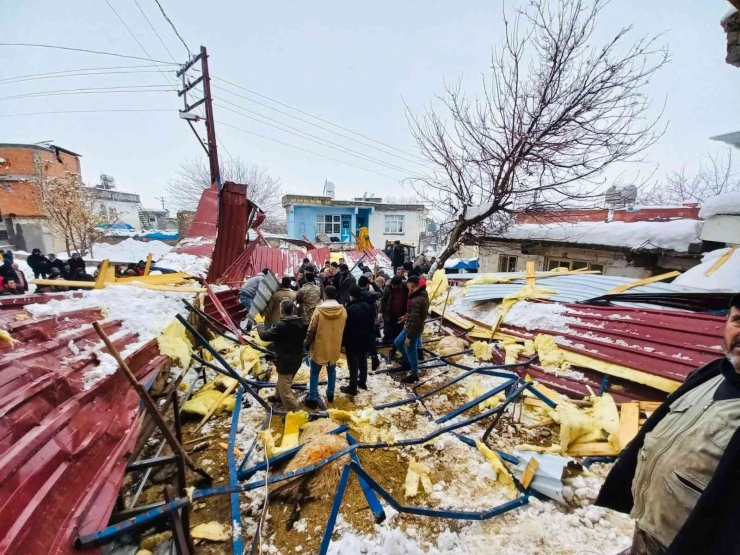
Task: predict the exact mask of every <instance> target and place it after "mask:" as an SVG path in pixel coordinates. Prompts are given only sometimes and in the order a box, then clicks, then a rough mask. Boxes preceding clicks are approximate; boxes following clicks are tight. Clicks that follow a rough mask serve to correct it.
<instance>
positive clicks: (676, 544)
mask: <svg viewBox="0 0 740 555" xmlns="http://www.w3.org/2000/svg"><path fill="white" fill-rule="evenodd" d="M724 347H725V356H724V357H723V358H718V359H716V360H714V361H712V362H710V363H709V364H707V365H705V366H703V367H701V368H699V369H698V370H695V371H693V372H692V373H691V374H689V376H688V378H687V379H686V381H685V382H684V383H683V384H682V385H681V386H680V387H679V388H678V389H676V391H674V392H673V393H671V394H670V395H669V396H668V398H667V399H666V400H665V402H664V403H663V404H662V405H660V407H658V408H657V409H656V410H655V411H654V412H653V413H652V415H651V416H650V418H648V419H647V421H646V422H645V424H643V425H642V427H641V428H640V431H639V432H638V433H637V436H635V438H634V439H633V440H632V441H631V442H630V443H629V444H628V445H627V446H626V447H625V448H624V449H623V450H622V452H621V453H620V455H619V458H618V459H617V462H616V463H615V464H614V466H613V467H612V470H611V472H609V475H608V476H607V477H606V481H605V482H604V485H603V486H602V487H601V490H600V492H599V496H598V498H597V499H596V505H599V506H601V507H607V508H609V509H613V510H615V511H619V512H622V513H629V514H630V516H631V517H632V518H634V519H635V521H636V523H635V534H634V538H633V543H632V548H631V549H628V550H626V551H624V552H623V553H624V554H628V553H631V554H633V555H659V554H661V555H662V554H664V553H665V554H668V555H672V554H676V555H678V554H684V553H685V554H691V555H702V554H707V555H709V554H725V553H727V554H730V553H738V550H739V546H740V527H739V526H738V513H739V512H740V480H738V476H737V469H738V466H740V432H738V428H740V295H735V296H734V297H732V299H731V300H730V313H729V315H728V318H727V321H726V323H725V338H724Z"/></svg>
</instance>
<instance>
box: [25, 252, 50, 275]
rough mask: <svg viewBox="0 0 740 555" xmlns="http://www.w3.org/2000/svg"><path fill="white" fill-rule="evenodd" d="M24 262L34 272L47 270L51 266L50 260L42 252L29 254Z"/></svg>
mask: <svg viewBox="0 0 740 555" xmlns="http://www.w3.org/2000/svg"><path fill="white" fill-rule="evenodd" d="M26 263H27V264H28V265H29V266H30V267H31V269H32V270H33V271H34V272H48V271H49V269H50V268H51V261H49V259H48V258H46V257H45V256H44V255H43V254H29V255H28V258H27V259H26Z"/></svg>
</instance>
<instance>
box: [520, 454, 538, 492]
mask: <svg viewBox="0 0 740 555" xmlns="http://www.w3.org/2000/svg"><path fill="white" fill-rule="evenodd" d="M539 467H540V463H539V461H538V460H537V459H535V458H534V457H532V458H531V459H529V462H528V463H527V467H526V468H525V469H524V472H522V477H521V478H520V479H519V482H521V484H522V485H523V486H524V488H525V489H526V488H528V487H529V484H530V483H532V480H533V479H534V474H535V472H537V469H538V468H539Z"/></svg>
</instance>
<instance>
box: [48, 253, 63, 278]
mask: <svg viewBox="0 0 740 555" xmlns="http://www.w3.org/2000/svg"><path fill="white" fill-rule="evenodd" d="M46 258H47V260H48V261H49V270H48V273H49V275H51V269H52V268H56V269H57V270H59V273H60V274H61V273H62V270H64V262H62V261H61V260H59V259H58V258H57V255H55V254H54V253H53V252H50V253H49V254H47V255H46Z"/></svg>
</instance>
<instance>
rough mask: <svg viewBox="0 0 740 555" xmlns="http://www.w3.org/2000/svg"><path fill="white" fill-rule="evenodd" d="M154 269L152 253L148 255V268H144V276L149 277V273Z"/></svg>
mask: <svg viewBox="0 0 740 555" xmlns="http://www.w3.org/2000/svg"><path fill="white" fill-rule="evenodd" d="M151 269H152V253H149V254H147V255H146V266H144V275H145V276H148V275H149V271H150V270H151Z"/></svg>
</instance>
